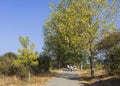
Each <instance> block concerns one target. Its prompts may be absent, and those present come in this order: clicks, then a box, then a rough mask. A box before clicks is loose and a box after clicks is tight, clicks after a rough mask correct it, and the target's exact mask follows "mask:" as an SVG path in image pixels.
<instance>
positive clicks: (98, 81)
mask: <svg viewBox="0 0 120 86" xmlns="http://www.w3.org/2000/svg"><path fill="white" fill-rule="evenodd" d="M95 71H96V72H95V75H96V76H95V77H94V78H91V77H90V71H89V70H86V71H84V70H79V71H78V73H79V74H80V77H81V78H80V82H81V84H83V86H120V78H119V77H117V76H109V75H107V74H106V73H105V71H104V70H95Z"/></svg>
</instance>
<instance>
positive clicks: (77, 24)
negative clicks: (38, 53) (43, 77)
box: [44, 0, 117, 76]
mask: <svg viewBox="0 0 120 86" xmlns="http://www.w3.org/2000/svg"><path fill="white" fill-rule="evenodd" d="M115 1H116V0H113V2H115ZM113 2H111V3H113ZM109 4H110V3H109V2H108V1H107V0H92V1H91V0H61V1H60V2H59V3H58V4H52V6H51V7H52V12H51V15H50V17H49V18H48V20H47V21H46V23H45V30H44V31H45V33H44V35H45V49H46V50H48V51H49V53H51V54H54V55H55V56H56V57H57V60H58V64H59V62H60V59H63V58H64V57H67V58H68V59H70V58H72V59H77V58H76V57H78V56H80V54H81V52H88V53H89V59H90V68H91V76H94V53H95V52H94V51H95V41H96V39H97V38H98V36H99V35H98V34H99V33H98V32H99V31H101V28H102V26H105V25H103V20H104V22H107V23H108V21H110V20H107V19H112V18H111V17H113V16H114V15H113V14H114V13H115V12H113V13H111V14H109V12H111V10H112V9H111V10H110V9H108V7H110V6H111V4H110V5H109ZM113 5H114V6H113V7H115V6H116V4H115V3H113ZM116 9H117V8H116ZM108 10H110V11H108ZM101 12H102V13H101ZM105 13H106V14H105ZM107 14H109V15H110V16H109V17H106V16H107ZM102 16H104V17H106V19H104V18H102ZM112 24H114V23H113V22H112ZM101 25H102V26H101ZM79 58H80V57H79ZM73 61H74V60H73Z"/></svg>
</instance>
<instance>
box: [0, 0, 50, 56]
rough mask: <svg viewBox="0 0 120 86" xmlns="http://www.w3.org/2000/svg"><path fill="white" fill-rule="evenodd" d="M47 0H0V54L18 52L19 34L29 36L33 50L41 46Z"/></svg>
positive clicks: (40, 49) (47, 8) (39, 49)
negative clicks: (33, 45)
mask: <svg viewBox="0 0 120 86" xmlns="http://www.w3.org/2000/svg"><path fill="white" fill-rule="evenodd" d="M48 15H49V0H0V55H3V54H4V53H6V52H14V53H17V52H18V48H21V45H20V43H19V40H18V38H19V36H24V37H26V36H29V38H30V41H31V42H33V43H35V45H36V47H35V51H38V52H41V51H42V47H43V26H44V23H45V20H46V19H47V18H48Z"/></svg>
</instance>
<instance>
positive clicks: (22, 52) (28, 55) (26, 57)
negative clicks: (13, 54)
mask: <svg viewBox="0 0 120 86" xmlns="http://www.w3.org/2000/svg"><path fill="white" fill-rule="evenodd" d="M19 41H20V44H21V45H22V48H21V49H18V52H19V54H18V55H17V60H15V61H14V63H15V65H21V64H23V65H25V66H26V67H27V68H28V70H29V77H28V78H29V81H30V72H31V66H34V65H37V64H38V61H37V58H38V55H37V54H36V53H35V52H34V48H35V44H34V43H32V44H31V45H30V41H29V37H26V38H24V37H22V36H20V37H19Z"/></svg>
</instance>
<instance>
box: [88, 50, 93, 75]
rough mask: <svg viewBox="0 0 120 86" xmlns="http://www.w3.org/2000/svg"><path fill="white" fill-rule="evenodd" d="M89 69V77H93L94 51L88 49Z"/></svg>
mask: <svg viewBox="0 0 120 86" xmlns="http://www.w3.org/2000/svg"><path fill="white" fill-rule="evenodd" d="M89 60H90V71H91V77H94V53H93V51H90V56H89Z"/></svg>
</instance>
